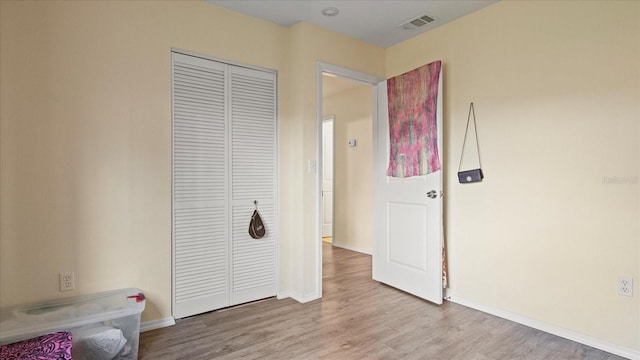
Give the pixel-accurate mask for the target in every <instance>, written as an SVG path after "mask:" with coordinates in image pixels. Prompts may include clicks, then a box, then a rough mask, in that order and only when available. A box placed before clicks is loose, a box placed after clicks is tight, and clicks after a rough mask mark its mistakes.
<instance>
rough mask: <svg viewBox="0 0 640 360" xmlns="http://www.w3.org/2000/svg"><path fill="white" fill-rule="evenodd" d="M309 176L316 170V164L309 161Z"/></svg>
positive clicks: (313, 161)
mask: <svg viewBox="0 0 640 360" xmlns="http://www.w3.org/2000/svg"><path fill="white" fill-rule="evenodd" d="M308 170H309V174H313V173H315V172H316V170H318V163H317V162H316V161H315V160H309V169H308Z"/></svg>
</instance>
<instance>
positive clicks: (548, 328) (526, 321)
mask: <svg viewBox="0 0 640 360" xmlns="http://www.w3.org/2000/svg"><path fill="white" fill-rule="evenodd" d="M445 300H448V301H451V302H454V303H456V304H459V305H462V306H466V307H469V308H472V309H475V310H479V311H482V312H485V313H487V314H491V315H495V316H497V317H501V318H503V319H507V320H510V321H513V322H516V323H519V324H522V325H526V326H528V327H532V328H534V329H538V330H541V331H544V332H547V333H550V334H553V335H557V336H560V337H563V338H565V339H569V340H572V341H575V342H578V343H581V344H584V345H587V346H591V347H594V348H596V349H600V350H602V351H606V352H609V353H612V354H615V355H618V356H622V357H625V358H627V359H631V360H640V351H639V350H634V349H630V348H626V347H624V346H620V345H616V344H612V343H610V342H607V341H604V340H600V339H597V338H594V337H591V336H587V335H584V334H580V333H577V332H575V331H572V330H569V329H565V328H562V327H559V326H556V325H552V324H548V323H545V322H543V321H540V320H536V319H532V318H529V317H526V316H524V315H520V314H515V313H512V312H509V311H505V310H501V309H497V308H493V307H491V306H486V305H483V304H480V303H476V302H474V301H470V300H466V299H463V298H460V297H458V296H456V295H454V294H451V293H449V292H448V293H447V295H446V296H445Z"/></svg>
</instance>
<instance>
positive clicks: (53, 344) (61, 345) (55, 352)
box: [0, 331, 71, 360]
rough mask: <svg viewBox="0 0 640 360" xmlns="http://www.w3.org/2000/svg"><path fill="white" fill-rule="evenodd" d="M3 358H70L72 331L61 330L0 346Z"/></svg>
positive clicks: (29, 359) (5, 359) (27, 359)
mask: <svg viewBox="0 0 640 360" xmlns="http://www.w3.org/2000/svg"><path fill="white" fill-rule="evenodd" d="M0 359H2V360H18V359H20V360H53V359H56V360H69V359H71V333H70V332H68V331H59V332H55V333H52V334H47V335H43V336H38V337H36V338H33V339H29V340H24V341H20V342H16V343H13V344H8V345H3V346H1V347H0Z"/></svg>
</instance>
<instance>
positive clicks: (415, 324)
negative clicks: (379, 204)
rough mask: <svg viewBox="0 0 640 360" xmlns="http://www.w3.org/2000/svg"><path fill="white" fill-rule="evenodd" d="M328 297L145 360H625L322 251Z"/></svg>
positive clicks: (264, 314) (151, 353) (174, 344)
mask: <svg viewBox="0 0 640 360" xmlns="http://www.w3.org/2000/svg"><path fill="white" fill-rule="evenodd" d="M323 255H324V261H323V297H322V299H320V300H316V301H313V302H310V303H307V304H300V303H298V302H296V301H294V300H292V299H283V300H276V299H266V300H262V301H258V302H254V303H250V304H245V305H241V306H237V307H233V308H229V309H223V310H219V311H214V312H210V313H206V314H202V315H198V316H194V317H191V318H187V319H180V320H177V321H176V325H174V326H172V327H168V328H163V329H158V330H153V331H148V332H145V333H142V334H141V335H140V349H139V358H140V359H159V360H163V359H166V360H178V359H189V360H200V359H202V360H208V359H221V360H225V359H323V360H324V359H326V360H334V359H335V360H342V359H371V360H387V359H389V360H391V359H394V360H395V359H407V360H413V359H416V360H418V359H420V360H423V359H436V360H498V359H505V360H506V359H508V360H514V359H526V360H538V359H539V360H561V359H562V360H565V359H586V360H618V359H622V358H621V357H618V356H615V355H612V354H609V353H606V352H604V351H600V350H598V349H594V348H591V347H588V346H585V345H582V344H578V343H576V342H573V341H570V340H566V339H563V338H560V337H558V336H555V335H551V334H548V333H544V332H542V331H539V330H535V329H532V328H529V327H526V326H523V325H520V324H516V323H514V322H511V321H508V320H504V319H501V318H498V317H495V316H492V315H489V314H486V313H482V312H480V311H476V310H473V309H470V308H467V307H464V306H460V305H457V304H454V303H451V302H445V303H444V304H443V305H441V306H436V305H433V304H431V303H429V302H427V301H424V300H422V299H419V298H416V297H414V296H411V295H409V294H406V293H404V292H401V291H398V290H396V289H394V288H392V287H389V286H387V285H384V284H381V283H378V282H375V281H373V280H371V257H370V256H368V255H364V254H360V253H357V252H353V251H349V250H346V249H342V248H337V247H332V246H331V244H328V243H323Z"/></svg>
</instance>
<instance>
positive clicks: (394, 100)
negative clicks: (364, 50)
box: [387, 61, 442, 177]
mask: <svg viewBox="0 0 640 360" xmlns="http://www.w3.org/2000/svg"><path fill="white" fill-rule="evenodd" d="M441 65H442V62H441V61H435V62H432V63H431V64H427V65H424V66H422V67H419V68H417V69H415V70H412V71H410V72H407V73H404V74H402V75H398V76H396V77H393V78H391V79H388V80H387V97H388V105H389V137H390V149H391V152H390V158H389V168H388V169H387V175H388V176H393V177H409V176H417V175H426V174H430V173H432V172H435V171H438V170H440V155H439V154H438V131H437V126H436V105H437V103H438V101H437V100H438V82H439V80H440V68H441Z"/></svg>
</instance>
